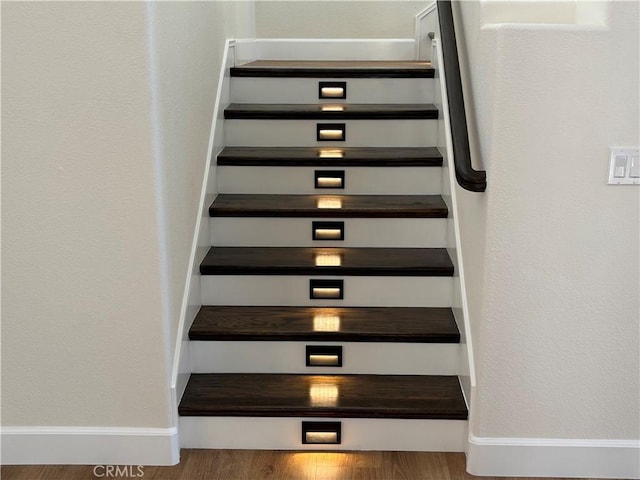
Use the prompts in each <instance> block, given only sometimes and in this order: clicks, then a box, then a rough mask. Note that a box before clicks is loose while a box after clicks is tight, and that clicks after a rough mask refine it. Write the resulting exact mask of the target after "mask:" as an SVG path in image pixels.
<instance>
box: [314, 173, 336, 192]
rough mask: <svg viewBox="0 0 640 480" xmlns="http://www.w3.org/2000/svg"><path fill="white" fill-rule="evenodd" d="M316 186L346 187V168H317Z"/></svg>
mask: <svg viewBox="0 0 640 480" xmlns="http://www.w3.org/2000/svg"><path fill="white" fill-rule="evenodd" d="M313 176H314V188H344V170H315V171H314V173H313Z"/></svg>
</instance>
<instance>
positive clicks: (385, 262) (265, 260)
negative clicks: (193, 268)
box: [200, 247, 453, 277]
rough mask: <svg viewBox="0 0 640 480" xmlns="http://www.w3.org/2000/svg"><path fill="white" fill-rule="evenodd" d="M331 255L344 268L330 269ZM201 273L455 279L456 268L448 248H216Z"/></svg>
mask: <svg viewBox="0 0 640 480" xmlns="http://www.w3.org/2000/svg"><path fill="white" fill-rule="evenodd" d="M327 255H331V256H332V257H333V258H339V259H340V265H339V266H333V265H326V263H327V262H326V261H324V260H326V259H327ZM318 258H320V263H322V265H316V262H317V259H318ZM200 273H201V274H203V275H351V276H412V277H415V276H437V277H445V276H451V275H453V264H452V263H451V259H450V258H449V254H448V253H447V250H446V249H445V248H307V247H212V248H211V249H210V250H209V252H208V253H207V255H206V256H205V258H204V260H202V263H201V264H200Z"/></svg>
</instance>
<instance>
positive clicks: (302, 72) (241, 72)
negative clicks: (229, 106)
mask: <svg viewBox="0 0 640 480" xmlns="http://www.w3.org/2000/svg"><path fill="white" fill-rule="evenodd" d="M230 75H231V77H254V78H264V77H275V78H331V79H337V80H339V79H341V78H434V76H435V70H434V69H433V68H429V67H427V68H422V69H415V68H394V69H389V68H354V69H348V68H331V67H325V68H320V67H310V68H303V67H301V68H287V67H242V66H239V67H232V68H231V69H230Z"/></svg>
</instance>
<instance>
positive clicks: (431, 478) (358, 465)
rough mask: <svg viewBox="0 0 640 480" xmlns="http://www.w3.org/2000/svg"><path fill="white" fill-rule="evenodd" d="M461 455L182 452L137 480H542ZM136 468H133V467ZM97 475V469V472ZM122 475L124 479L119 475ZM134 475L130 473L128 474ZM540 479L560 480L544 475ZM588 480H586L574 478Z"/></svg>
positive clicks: (46, 477)
mask: <svg viewBox="0 0 640 480" xmlns="http://www.w3.org/2000/svg"><path fill="white" fill-rule="evenodd" d="M465 464H466V460H465V456H464V454H463V453H431V452H340V453H333V452H288V451H271V450H182V452H181V460H180V463H179V464H178V465H176V466H174V467H147V466H145V467H143V470H144V476H143V477H137V478H139V479H140V480H356V479H359V480H473V479H482V480H507V478H510V479H511V480H543V479H540V478H538V479H536V478H533V477H528V478H527V479H524V478H516V477H500V478H498V477H474V476H472V475H469V474H468V473H466V471H465ZM93 469H94V466H85V465H26V466H24V465H15V466H12V465H10V466H7V465H4V466H2V467H0V477H1V478H2V480H98V478H106V477H97V476H96V475H94V473H93ZM134 471H135V467H134ZM98 473H101V471H100V470H98ZM119 478H120V479H126V478H127V477H119ZM128 478H134V477H128ZM544 480H559V479H558V478H555V479H554V478H546V479H544ZM577 480H586V479H577ZM592 480H593V479H592Z"/></svg>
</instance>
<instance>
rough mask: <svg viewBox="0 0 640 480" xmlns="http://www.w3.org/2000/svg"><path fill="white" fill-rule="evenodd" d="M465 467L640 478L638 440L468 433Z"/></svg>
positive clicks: (494, 472)
mask: <svg viewBox="0 0 640 480" xmlns="http://www.w3.org/2000/svg"><path fill="white" fill-rule="evenodd" d="M467 471H468V472H469V473H471V474H472V475H480V476H510V477H568V478H574V477H582V478H584V477H590V478H640V440H581V439H546V438H480V437H476V436H474V435H469V450H468V452H467Z"/></svg>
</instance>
